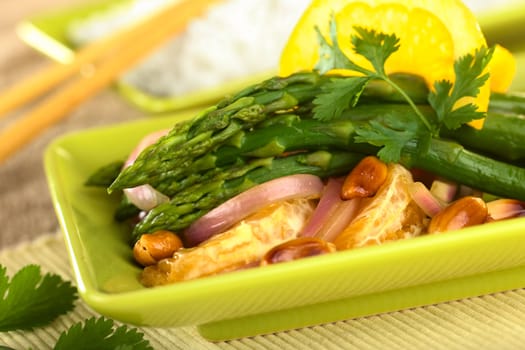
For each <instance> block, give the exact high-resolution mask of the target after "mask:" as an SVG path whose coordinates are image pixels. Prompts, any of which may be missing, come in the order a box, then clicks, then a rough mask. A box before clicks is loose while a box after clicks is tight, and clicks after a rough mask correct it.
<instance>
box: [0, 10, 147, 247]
mask: <svg viewBox="0 0 525 350" xmlns="http://www.w3.org/2000/svg"><path fill="white" fill-rule="evenodd" d="M80 2H81V0H46V1H39V0H17V1H10V0H0V48H1V49H0V91H2V90H4V89H6V88H7V87H9V86H11V85H12V84H15V83H16V82H18V81H20V80H22V79H24V78H26V77H28V76H30V75H31V74H32V73H34V72H36V71H38V70H40V69H42V68H44V67H46V66H48V65H49V64H51V60H49V59H48V58H47V57H45V56H44V55H42V54H40V53H38V52H36V51H35V50H34V49H32V48H30V47H28V46H27V45H26V44H25V43H23V42H22V41H21V40H20V39H19V38H18V36H17V35H16V31H15V28H16V25H17V23H19V22H20V21H21V20H23V19H25V18H28V17H29V16H32V15H34V14H36V13H39V12H41V11H49V10H50V9H54V8H55V7H61V6H62V7H63V6H71V5H74V4H75V3H80ZM19 115H20V113H13V114H11V115H10V116H9V118H7V119H5V120H0V126H1V125H5V124H7V123H9V122H12V121H14V120H15V119H16V117H17V116H19ZM140 115H141V113H140V112H138V111H137V110H136V109H134V108H131V106H129V105H128V104H127V103H126V102H124V101H123V100H122V99H120V98H118V96H116V93H115V92H114V91H112V90H111V89H107V90H105V91H102V92H101V93H100V94H98V95H97V96H96V97H94V98H92V99H90V100H89V101H87V102H85V103H84V104H82V105H81V106H80V107H79V108H78V109H76V110H75V111H74V112H73V113H71V115H69V116H68V117H67V118H66V119H65V120H64V121H63V122H61V123H59V124H57V125H55V126H53V127H51V128H49V129H47V130H45V131H44V132H42V133H41V134H40V135H39V136H38V137H37V138H36V139H34V140H33V141H32V142H31V143H30V144H29V145H27V147H24V148H23V149H22V150H20V151H19V152H17V153H16V154H15V155H14V156H13V157H11V158H10V159H8V161H7V162H5V163H4V164H2V165H0V222H1V223H2V225H1V227H0V249H1V248H4V247H6V246H9V245H12V244H15V243H17V242H22V241H27V240H29V239H32V238H35V237H37V236H38V235H40V234H42V233H48V232H55V231H56V230H57V229H58V222H57V220H56V217H55V214H54V211H53V207H52V203H51V200H50V197H49V194H48V190H47V183H46V179H45V176H44V170H43V165H42V152H43V150H44V149H45V147H46V145H47V144H48V143H49V142H50V141H51V140H52V139H53V138H55V137H56V136H58V135H61V134H64V133H66V132H70V131H73V130H80V129H84V128H88V127H92V126H96V125H103V124H108V123H114V122H115V123H116V122H121V121H125V120H131V119H133V118H137V117H138V116H140Z"/></svg>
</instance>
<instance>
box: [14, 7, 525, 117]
mask: <svg viewBox="0 0 525 350" xmlns="http://www.w3.org/2000/svg"><path fill="white" fill-rule="evenodd" d="M137 1H140V0H101V1H97V2H89V3H86V4H85V5H81V6H75V7H71V8H63V9H57V10H54V11H49V12H46V13H41V14H36V15H35V16H33V17H32V18H29V19H27V20H26V21H24V22H22V23H20V24H19V26H18V34H19V36H20V37H21V38H22V39H23V40H24V41H25V42H26V43H27V44H29V45H30V46H32V47H34V48H35V49H37V50H39V51H41V52H42V53H44V54H46V55H48V56H49V57H51V58H53V59H54V60H57V61H59V62H67V61H69V60H71V59H72V58H73V56H74V54H75V47H76V45H75V44H73V41H74V40H77V44H78V45H80V43H79V42H80V41H82V40H85V38H81V36H82V35H84V34H83V33H82V29H83V28H84V29H86V30H87V28H88V27H89V26H91V27H93V22H97V21H100V22H101V23H106V24H105V26H106V28H102V29H101V28H96V29H94V31H101V32H102V33H103V32H104V31H107V30H110V29H109V28H111V26H118V25H120V24H121V23H124V22H125V21H124V20H122V19H120V20H119V19H118V15H119V13H126V14H127V16H128V17H129V19H126V21H127V20H133V18H134V17H137V13H138V12H142V13H147V12H148V11H151V10H152V9H153V8H154V7H155V6H158V5H159V4H160V3H162V1H164V0H157V3H158V4H156V5H155V4H154V2H155V1H153V2H146V4H149V5H148V6H147V8H146V10H144V9H143V7H144V2H143V3H138V2H137ZM307 3H308V1H306V0H295V2H294V1H292V2H291V4H289V5H288V6H289V7H288V8H292V7H293V8H295V10H294V12H293V13H291V14H290V15H289V16H288V17H283V18H285V19H286V21H287V23H286V24H283V26H282V28H279V29H275V30H276V31H277V30H278V35H276V34H275V33H273V34H272V35H273V37H274V38H275V39H274V40H276V41H280V43H278V44H276V46H275V47H274V50H275V51H278V50H277V47H278V46H279V45H282V43H284V41H285V40H286V38H287V36H288V32H289V31H290V30H291V27H292V26H293V23H295V20H296V18H298V16H299V15H300V13H301V11H302V8H304V6H306V5H307ZM466 3H467V4H470V6H471V7H472V9H473V10H474V11H475V13H476V15H477V17H478V19H479V21H480V24H481V27H482V29H483V31H484V33H485V35H486V37H487V40H488V42H489V44H495V43H499V44H501V45H503V46H505V47H506V48H508V49H509V50H511V51H512V52H513V53H514V55H515V57H516V59H517V61H518V72H517V76H523V75H524V74H525V41H524V40H523V37H524V36H525V26H523V25H522V24H523V20H524V19H525V3H523V2H521V1H516V0H514V1H512V0H507V1H502V2H482V1H467V2H466ZM228 6H237V7H238V6H239V4H238V3H235V2H231V5H228ZM246 6H249V5H246ZM260 6H261V9H263V8H269V7H264V6H266V5H260ZM282 6H284V5H282ZM248 10H249V9H248V8H246V11H248ZM251 10H253V8H252V9H251ZM210 16H211V17H213V16H212V15H210ZM115 18H117V19H115ZM283 18H281V19H275V20H276V21H277V20H279V21H280V22H283ZM111 21H116V22H118V23H116V24H108V23H110V22H111ZM203 21H206V20H205V19H203V20H202V21H201V23H200V24H201V25H202V22H203ZM90 22H91V23H90ZM111 23H113V22H111ZM247 23H248V24H247V25H249V21H248V22H247ZM82 26H83V27H82ZM256 26H257V24H254V27H256ZM91 30H92V31H93V28H92V29H91ZM220 30H221V28H216V32H219V31H220ZM248 31H255V29H250V30H248ZM236 32H238V31H236ZM75 33H76V34H75ZM254 33H255V32H254ZM276 33H277V32H276ZM99 34H100V33H95V35H99ZM252 35H255V34H253V33H252ZM75 37H76V39H74V38H75ZM232 37H233V36H232ZM202 39H203V40H204V41H206V40H208V45H211V46H213V45H212V44H211V43H210V41H213V39H214V38H202ZM219 39H220V37H219ZM253 40H254V41H255V40H256V38H255V37H254V38H253ZM262 46H263V47H264V45H262ZM178 50H179V51H180V50H181V49H180V48H179V49H178ZM260 51H261V55H262V54H263V53H264V52H265V51H268V50H264V49H263V48H261V50H260ZM182 52H184V51H182ZM267 54H269V53H267ZM210 55H213V54H212V53H211V51H210ZM274 56H278V53H275V54H274ZM195 59H196V60H198V59H200V58H198V57H195ZM252 59H253V57H252ZM180 60H181V57H174V58H173V65H174V67H175V65H177V63H179V61H180ZM266 61H267V60H266ZM158 62H159V60H158V59H157V61H156V62H155V61H154V62H152V64H157V65H160V63H158ZM205 65H209V62H207V63H205ZM276 65H277V64H276V63H275V64H271V63H269V64H268V66H267V67H266V68H264V69H262V70H259V71H257V72H254V71H253V69H251V70H250V69H248V71H250V73H249V74H245V75H242V76H237V77H235V78H231V79H222V81H221V82H220V83H219V82H215V83H210V84H208V86H205V87H202V88H196V89H194V90H193V91H188V92H184V93H181V94H170V93H167V95H166V93H164V95H163V96H160V95H159V94H156V93H152V92H151V89H149V90H148V89H146V88H145V87H143V86H138V85H137V84H140V83H136V81H137V80H139V81H140V79H141V77H147V76H148V73H147V72H146V73H142V75H136V76H135V77H132V78H130V79H126V78H124V79H121V80H120V81H119V82H118V83H117V84H116V88H117V89H118V90H119V92H120V93H121V94H122V95H123V96H124V98H126V100H128V101H130V102H131V103H132V104H133V105H135V106H137V107H139V108H140V109H142V110H144V111H146V112H149V113H160V112H169V111H174V110H180V109H183V108H189V107H195V106H203V105H209V104H212V103H214V102H216V101H218V100H219V99H221V98H222V97H224V96H225V95H228V94H232V93H234V92H236V91H238V90H240V89H241V88H243V87H246V86H247V85H251V84H253V83H256V82H259V81H260V80H262V79H264V78H266V77H269V76H271V75H273V74H275V73H276V72H277V68H273V67H276ZM174 69H175V68H174ZM154 73H155V74H157V77H156V79H157V80H159V79H160V77H162V76H166V78H167V79H168V78H170V77H169V76H168V75H167V74H162V73H160V74H159V73H158V72H154ZM173 77H174V78H173V79H171V80H178V79H177V76H173ZM199 78H201V79H202V76H201V77H199V76H196V78H195V80H199ZM130 80H131V82H130ZM133 80H135V83H134V82H133ZM142 80H146V78H143V79H142ZM177 83H178V84H182V85H183V84H184V82H182V81H179V82H177ZM159 84H160V83H159ZM512 90H525V83H524V82H523V81H521V80H516V81H515V82H514V84H513V86H512Z"/></svg>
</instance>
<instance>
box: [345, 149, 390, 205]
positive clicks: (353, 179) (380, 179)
mask: <svg viewBox="0 0 525 350" xmlns="http://www.w3.org/2000/svg"><path fill="white" fill-rule="evenodd" d="M387 174H388V167H387V165H386V164H385V163H383V162H382V161H380V160H379V159H378V158H377V157H374V156H368V157H365V158H363V159H362V160H361V161H360V162H359V163H358V164H357V165H356V166H355V167H354V169H352V171H351V172H350V174H348V176H347V177H346V178H345V181H344V183H343V188H342V191H341V197H342V198H343V199H352V198H364V197H371V196H373V195H375V194H376V192H377V190H378V189H379V187H381V185H382V184H383V183H384V182H385V180H386V177H387Z"/></svg>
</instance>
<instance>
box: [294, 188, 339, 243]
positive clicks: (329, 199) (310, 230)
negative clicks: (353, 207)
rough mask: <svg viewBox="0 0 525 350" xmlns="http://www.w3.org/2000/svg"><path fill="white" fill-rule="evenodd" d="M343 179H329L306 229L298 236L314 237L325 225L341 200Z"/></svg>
mask: <svg viewBox="0 0 525 350" xmlns="http://www.w3.org/2000/svg"><path fill="white" fill-rule="evenodd" d="M343 181H344V178H338V179H336V178H330V179H328V182H327V183H326V186H325V188H324V190H323V193H322V194H321V199H320V200H319V203H318V204H317V207H316V208H315V210H314V213H313V214H312V216H311V217H310V220H308V223H307V224H306V227H305V228H304V230H303V231H302V232H301V234H300V236H304V237H314V236H315V235H316V234H317V233H318V232H319V230H321V227H323V225H324V224H325V223H326V221H327V219H328V218H329V217H330V216H331V214H332V213H333V212H334V210H335V208H337V206H338V205H339V203H341V202H342V201H343V200H342V199H341V188H342V186H343Z"/></svg>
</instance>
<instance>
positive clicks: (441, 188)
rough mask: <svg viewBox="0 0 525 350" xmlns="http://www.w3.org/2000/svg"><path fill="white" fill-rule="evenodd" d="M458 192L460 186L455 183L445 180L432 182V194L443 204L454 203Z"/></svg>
mask: <svg viewBox="0 0 525 350" xmlns="http://www.w3.org/2000/svg"><path fill="white" fill-rule="evenodd" d="M457 192H458V185H457V184H456V183H455V182H452V181H448V180H444V179H436V180H434V181H432V185H431V186H430V193H432V194H433V195H434V197H435V198H436V199H438V200H440V201H441V202H443V203H450V202H452V201H453V200H454V197H455V196H456V193H457Z"/></svg>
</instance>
